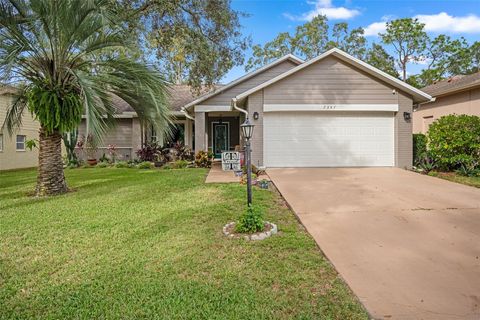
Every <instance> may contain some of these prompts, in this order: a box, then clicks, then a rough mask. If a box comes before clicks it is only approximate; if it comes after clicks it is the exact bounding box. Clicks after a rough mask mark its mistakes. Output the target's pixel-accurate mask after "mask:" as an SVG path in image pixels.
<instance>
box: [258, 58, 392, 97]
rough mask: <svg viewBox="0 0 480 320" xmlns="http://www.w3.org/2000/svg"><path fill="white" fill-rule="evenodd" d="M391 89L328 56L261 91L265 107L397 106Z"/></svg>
mask: <svg viewBox="0 0 480 320" xmlns="http://www.w3.org/2000/svg"><path fill="white" fill-rule="evenodd" d="M392 90H393V88H391V87H389V86H387V85H385V84H383V83H381V82H379V81H378V80H374V79H373V78H372V77H371V76H369V75H367V74H365V73H364V72H362V71H360V70H358V69H356V68H354V67H352V66H350V65H347V64H346V63H345V62H343V61H341V60H340V59H338V58H335V57H332V56H330V57H326V58H325V59H322V60H320V61H318V62H317V63H315V64H312V65H311V66H309V67H307V68H305V69H302V70H300V71H298V72H296V73H294V74H292V75H290V76H288V77H286V78H284V79H282V80H280V81H278V82H276V83H274V84H272V85H270V86H268V87H266V88H265V89H264V91H265V104H296V103H298V104H309V103H312V104H313V103H323V104H328V103H338V104H341V103H344V104H355V103H358V104H367V103H372V104H373V103H378V104H382V103H383V104H390V103H397V97H396V96H395V95H394V94H392Z"/></svg>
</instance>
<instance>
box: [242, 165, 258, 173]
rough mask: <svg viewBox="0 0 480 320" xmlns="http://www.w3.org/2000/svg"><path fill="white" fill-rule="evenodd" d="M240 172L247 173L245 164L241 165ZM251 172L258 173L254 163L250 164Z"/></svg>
mask: <svg viewBox="0 0 480 320" xmlns="http://www.w3.org/2000/svg"><path fill="white" fill-rule="evenodd" d="M242 172H243V173H244V174H247V166H246V165H244V166H242ZM252 173H255V174H258V168H257V167H256V166H255V165H254V164H252Z"/></svg>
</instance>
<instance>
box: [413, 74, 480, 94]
mask: <svg viewBox="0 0 480 320" xmlns="http://www.w3.org/2000/svg"><path fill="white" fill-rule="evenodd" d="M477 86H480V72H477V73H473V74H469V75H457V76H454V77H451V78H448V79H445V80H442V81H438V82H436V83H434V84H431V85H429V86H426V87H425V88H422V90H423V91H425V92H426V93H428V94H430V95H432V96H434V97H435V96H442V95H446V94H450V93H455V92H458V91H462V90H468V89H470V88H474V87H477Z"/></svg>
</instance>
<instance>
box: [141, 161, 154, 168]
mask: <svg viewBox="0 0 480 320" xmlns="http://www.w3.org/2000/svg"><path fill="white" fill-rule="evenodd" d="M137 168H138V169H153V168H155V165H154V164H153V162H150V161H144V162H140V163H139V164H138V165H137Z"/></svg>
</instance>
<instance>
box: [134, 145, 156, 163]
mask: <svg viewBox="0 0 480 320" xmlns="http://www.w3.org/2000/svg"><path fill="white" fill-rule="evenodd" d="M161 151H162V149H161V148H160V146H159V145H158V144H156V143H155V142H152V143H146V144H145V145H144V146H143V147H142V148H141V149H138V150H137V152H136V154H137V156H138V158H140V161H142V162H145V161H149V162H153V161H155V160H157V156H158V155H159V154H161Z"/></svg>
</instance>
